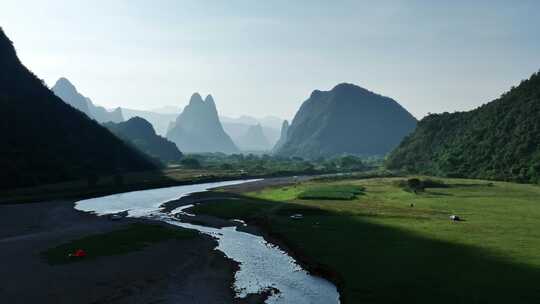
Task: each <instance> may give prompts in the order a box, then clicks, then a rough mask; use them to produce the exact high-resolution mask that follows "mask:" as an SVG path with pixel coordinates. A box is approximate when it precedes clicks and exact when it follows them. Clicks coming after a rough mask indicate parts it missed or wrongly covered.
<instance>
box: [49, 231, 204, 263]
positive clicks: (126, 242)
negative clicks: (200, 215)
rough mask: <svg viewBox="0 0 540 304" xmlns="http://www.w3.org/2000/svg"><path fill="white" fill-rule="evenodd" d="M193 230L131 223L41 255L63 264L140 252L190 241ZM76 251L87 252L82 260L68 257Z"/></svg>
mask: <svg viewBox="0 0 540 304" xmlns="http://www.w3.org/2000/svg"><path fill="white" fill-rule="evenodd" d="M196 235H197V232H196V231H193V230H187V229H182V228H169V227H165V226H162V225H149V224H131V225H129V226H127V228H123V229H120V230H115V231H112V232H108V233H103V234H96V235H91V236H87V237H84V238H81V239H78V240H74V241H71V242H69V243H66V244H62V245H60V246H57V247H54V248H51V249H48V250H46V251H44V252H42V253H41V255H42V257H43V258H45V259H46V261H47V262H48V263H49V264H52V265H54V264H65V263H71V262H77V261H83V260H87V259H95V258H98V257H101V256H109V255H119V254H125V253H128V252H131V251H136V250H141V249H143V248H144V247H146V246H148V245H151V244H154V243H158V242H162V241H166V240H171V239H186V238H193V237H195V236H196ZM77 249H83V250H84V251H86V253H87V256H86V257H84V258H83V259H79V258H70V257H69V254H70V253H73V252H74V251H75V250H77Z"/></svg>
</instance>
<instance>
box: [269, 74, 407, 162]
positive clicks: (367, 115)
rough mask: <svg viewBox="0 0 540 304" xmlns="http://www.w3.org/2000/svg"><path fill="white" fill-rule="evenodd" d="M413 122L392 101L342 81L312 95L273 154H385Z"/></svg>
mask: <svg viewBox="0 0 540 304" xmlns="http://www.w3.org/2000/svg"><path fill="white" fill-rule="evenodd" d="M415 126H416V119H415V118H414V117H413V116H412V115H411V114H410V113H409V112H407V111H406V110H405V109H404V108H403V107H401V106H400V105H399V104H398V103H397V102H396V101H395V100H393V99H391V98H388V97H384V96H381V95H378V94H375V93H373V92H370V91H368V90H366V89H363V88H361V87H359V86H356V85H352V84H347V83H343V84H339V85H337V86H336V87H334V88H333V89H332V90H331V91H318V90H316V91H314V92H313V93H312V94H311V96H310V98H309V99H308V100H306V101H305V102H304V103H303V104H302V106H301V107H300V109H299V110H298V112H297V113H296V115H295V117H294V119H293V121H292V123H291V125H290V127H289V131H288V134H287V141H286V142H285V143H284V144H283V146H282V147H281V148H280V149H278V151H277V153H278V154H280V155H285V156H301V157H308V158H314V157H319V156H333V155H338V154H344V153H347V154H358V155H384V154H386V153H388V152H390V150H391V149H393V148H394V147H396V146H397V145H398V144H399V142H400V141H401V139H402V138H403V137H404V136H406V135H408V134H409V133H410V132H412V131H413V130H414V127H415Z"/></svg>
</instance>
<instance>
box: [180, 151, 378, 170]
mask: <svg viewBox="0 0 540 304" xmlns="http://www.w3.org/2000/svg"><path fill="white" fill-rule="evenodd" d="M187 158H190V159H196V160H198V161H199V163H200V165H201V167H200V168H204V169H208V170H226V171H236V172H243V173H245V174H249V175H276V176H280V175H291V174H297V175H301V174H322V173H336V172H359V171H366V170H370V169H372V168H374V167H375V166H376V165H378V163H376V162H375V161H374V159H373V158H370V159H369V160H366V162H369V165H367V164H365V163H364V158H361V157H359V156H350V155H348V156H339V157H335V158H329V159H325V158H318V159H315V160H305V159H303V158H300V157H282V156H274V155H268V154H261V155H256V154H231V155H227V154H224V153H198V154H189V155H188V156H187ZM180 164H182V161H181V162H180Z"/></svg>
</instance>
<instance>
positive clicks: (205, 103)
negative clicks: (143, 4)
mask: <svg viewBox="0 0 540 304" xmlns="http://www.w3.org/2000/svg"><path fill="white" fill-rule="evenodd" d="M167 138H168V139H169V140H171V141H173V142H174V143H176V145H177V146H178V148H179V149H180V150H181V151H183V152H189V153H196V152H222V153H236V152H238V151H239V150H238V148H237V147H236V145H235V144H234V143H233V141H232V139H231V138H230V137H229V135H227V133H225V131H224V130H223V126H222V125H221V123H220V121H219V117H218V112H217V109H216V104H215V102H214V99H213V98H212V96H211V95H208V96H206V98H205V99H204V100H203V99H202V97H201V95H200V94H199V93H195V94H193V96H191V99H190V101H189V104H188V105H187V106H186V107H185V108H184V110H183V111H182V113H181V114H180V115H179V116H178V118H177V119H176V121H175V122H174V124H173V125H172V126H171V127H170V129H169V130H168V132H167Z"/></svg>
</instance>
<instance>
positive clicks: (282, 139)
mask: <svg viewBox="0 0 540 304" xmlns="http://www.w3.org/2000/svg"><path fill="white" fill-rule="evenodd" d="M288 133H289V122H288V121H287V120H284V121H283V124H282V125H281V131H280V135H279V140H278V141H277V142H276V144H275V145H274V148H273V152H277V151H279V149H281V147H283V145H284V144H285V143H286V142H287V134H288Z"/></svg>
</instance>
